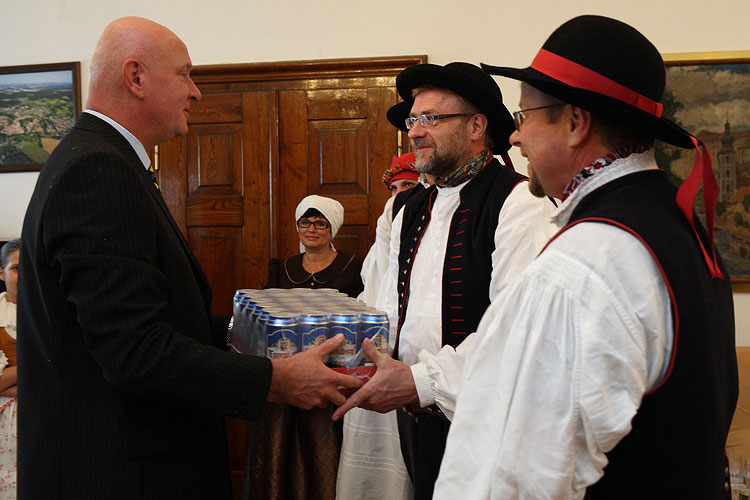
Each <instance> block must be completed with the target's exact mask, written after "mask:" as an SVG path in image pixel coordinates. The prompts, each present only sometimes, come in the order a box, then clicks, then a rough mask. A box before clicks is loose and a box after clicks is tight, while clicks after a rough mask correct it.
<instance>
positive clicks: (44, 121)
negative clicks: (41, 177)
mask: <svg viewBox="0 0 750 500" xmlns="http://www.w3.org/2000/svg"><path fill="white" fill-rule="evenodd" d="M80 114H81V65H80V63H79V62H67V63H54V64H34V65H27V66H5V67H0V173H2V172H33V171H37V170H39V169H40V168H41V166H42V164H43V163H44V162H45V160H46V159H47V158H48V157H49V155H50V153H51V152H52V150H53V149H55V146H57V144H58V143H59V142H60V140H61V139H62V138H63V136H64V135H65V134H66V133H67V132H68V130H70V129H71V128H72V127H73V124H74V123H75V121H76V118H78V115H80Z"/></svg>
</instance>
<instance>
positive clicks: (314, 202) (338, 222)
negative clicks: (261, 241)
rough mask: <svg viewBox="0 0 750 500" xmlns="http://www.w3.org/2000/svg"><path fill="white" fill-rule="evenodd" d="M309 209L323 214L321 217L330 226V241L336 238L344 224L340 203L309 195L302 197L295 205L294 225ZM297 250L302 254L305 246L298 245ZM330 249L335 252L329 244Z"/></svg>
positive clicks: (342, 209) (342, 208)
mask: <svg viewBox="0 0 750 500" xmlns="http://www.w3.org/2000/svg"><path fill="white" fill-rule="evenodd" d="M311 208H314V209H315V210H317V211H318V212H320V213H321V214H323V217H325V218H326V220H328V222H329V223H330V224H331V240H333V238H335V237H336V233H338V232H339V229H341V226H342V225H343V224H344V207H343V206H342V205H341V203H339V202H338V201H336V200H334V199H332V198H326V197H325V196H318V195H317V194H311V195H310V196H306V197H304V198H303V199H302V201H300V202H299V205H297V209H296V210H295V211H294V222H295V224H296V222H297V221H298V220H299V219H300V217H302V214H304V213H305V212H307V211H308V210H309V209H311ZM299 249H300V252H304V251H305V246H304V245H303V244H302V243H300V244H299ZM331 249H332V250H336V249H335V248H334V247H333V243H331Z"/></svg>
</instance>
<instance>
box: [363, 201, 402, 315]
mask: <svg viewBox="0 0 750 500" xmlns="http://www.w3.org/2000/svg"><path fill="white" fill-rule="evenodd" d="M393 200H394V198H393V197H390V198H388V201H386V202H385V208H384V209H383V213H382V214H381V215H380V217H378V223H377V226H376V229H375V243H373V245H372V246H371V247H370V251H369V252H367V257H365V260H364V262H363V263H362V271H361V272H360V276H361V277H362V283H364V285H365V288H364V290H362V293H360V294H359V297H357V299H359V300H361V301H362V302H364V303H365V304H367V305H371V306H375V304H376V303H377V298H378V291H379V290H380V282H381V281H382V278H383V276H385V273H386V272H387V271H388V259H389V257H390V247H391V216H392V215H391V212H392V211H393Z"/></svg>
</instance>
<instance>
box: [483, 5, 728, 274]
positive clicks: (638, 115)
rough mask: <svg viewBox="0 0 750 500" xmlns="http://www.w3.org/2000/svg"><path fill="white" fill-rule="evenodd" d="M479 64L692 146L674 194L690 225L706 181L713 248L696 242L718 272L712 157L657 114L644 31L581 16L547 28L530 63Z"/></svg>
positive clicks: (654, 74)
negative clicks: (691, 156) (685, 171)
mask: <svg viewBox="0 0 750 500" xmlns="http://www.w3.org/2000/svg"><path fill="white" fill-rule="evenodd" d="M482 68H483V69H484V70H485V71H486V72H488V73H490V74H492V75H500V76H505V77H508V78H512V79H514V80H520V81H522V82H525V83H527V84H529V85H531V86H532V87H534V88H536V89H538V90H540V91H542V92H544V93H545V94H548V95H550V96H552V97H556V98H558V99H560V100H562V101H564V102H566V103H569V104H572V105H574V106H578V107H580V108H582V109H586V110H588V111H591V112H592V113H595V114H598V115H601V116H612V117H616V118H617V120H618V121H620V122H622V123H625V124H628V125H630V126H631V127H633V128H637V130H638V131H639V135H640V136H642V137H653V138H655V139H661V140H663V141H665V142H668V143H670V144H674V145H675V146H680V147H683V148H691V147H695V148H696V152H697V157H696V160H695V164H694V165H693V169H692V170H691V172H690V174H689V175H688V176H687V178H686V179H685V182H683V184H682V186H680V189H679V190H678V192H677V199H676V201H677V205H678V206H679V207H680V210H681V211H682V213H683V214H684V215H685V218H686V219H688V221H689V222H690V224H691V226H693V231H695V224H694V221H693V217H694V214H693V203H694V200H695V197H696V194H697V193H698V189H699V188H700V185H701V182H703V192H704V198H703V199H704V204H705V210H706V223H707V226H708V234H709V239H710V248H709V249H706V248H703V244H702V243H700V245H701V250H702V251H703V255H704V258H705V260H706V265H707V267H708V268H709V270H710V272H711V275H712V276H714V277H722V273H721V271H720V270H719V267H718V264H717V262H716V251H715V248H714V244H713V225H714V222H713V219H714V211H715V208H716V198H717V195H718V186H717V184H716V178H715V177H714V173H713V169H712V168H711V158H710V157H709V155H708V151H707V149H706V147H705V145H704V144H702V143H701V141H699V140H698V139H697V138H695V137H694V136H692V135H691V134H690V133H689V132H687V131H685V130H684V129H682V128H681V127H679V126H678V125H677V124H675V123H672V122H671V121H669V120H667V119H666V118H664V117H663V116H662V112H663V106H662V104H661V99H662V95H663V94H664V87H665V84H666V71H665V69H664V61H663V60H662V58H661V55H660V54H659V51H658V50H656V47H654V45H653V44H652V43H651V42H649V41H648V39H647V38H646V37H645V36H643V35H642V34H641V33H640V32H639V31H638V30H636V29H635V28H633V27H632V26H628V25H627V24H625V23H623V22H620V21H617V20H615V19H610V18H608V17H602V16H579V17H576V18H573V19H571V20H570V21H568V22H566V23H565V24H563V25H562V26H560V27H559V28H557V29H556V30H555V31H554V32H553V33H552V35H550V37H549V38H548V39H547V41H546V42H545V43H544V45H543V46H542V48H541V50H540V51H539V53H538V54H537V55H536V57H535V58H534V61H533V62H532V63H531V66H529V67H528V68H525V69H518V68H505V67H500V66H490V65H487V64H482ZM700 149H702V153H701V151H700ZM696 234H697V233H696ZM698 241H699V242H700V238H699V239H698Z"/></svg>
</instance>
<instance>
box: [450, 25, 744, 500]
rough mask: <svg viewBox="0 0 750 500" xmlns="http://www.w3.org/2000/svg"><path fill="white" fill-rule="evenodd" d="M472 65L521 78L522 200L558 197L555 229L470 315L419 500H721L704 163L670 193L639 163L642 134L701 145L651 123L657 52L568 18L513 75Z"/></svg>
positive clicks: (625, 33) (713, 264)
mask: <svg viewBox="0 0 750 500" xmlns="http://www.w3.org/2000/svg"><path fill="white" fill-rule="evenodd" d="M484 68H485V70H487V71H488V72H490V73H493V74H497V75H503V76H506V77H509V78H513V79H516V80H520V81H521V82H522V84H521V101H520V107H521V110H520V111H517V112H516V113H515V120H516V127H517V130H516V131H515V132H514V133H513V135H511V137H510V141H511V142H512V143H513V144H514V145H515V146H518V147H520V148H521V152H522V154H523V155H524V156H526V157H527V158H528V161H529V167H528V168H529V174H530V177H531V186H532V188H533V190H534V192H535V193H536V194H538V195H540V196H542V195H551V196H555V197H559V198H561V199H562V200H563V201H562V203H561V204H560V206H559V208H558V209H557V211H556V213H555V216H554V220H555V222H556V223H557V224H558V226H559V227H560V228H561V229H560V231H559V233H558V234H557V235H556V236H555V237H554V238H553V239H552V240H551V241H550V243H549V244H548V245H547V247H546V248H545V250H544V251H543V252H542V253H541V254H540V255H539V257H538V258H537V259H536V260H535V261H534V263H532V264H531V265H530V266H529V267H528V268H527V270H526V271H524V273H522V275H521V277H520V278H519V279H518V280H517V281H516V282H515V283H513V284H511V285H510V286H509V287H508V288H507V289H506V291H505V292H504V293H503V295H502V296H501V300H500V301H498V302H496V303H493V305H492V306H491V307H490V309H489V310H488V311H487V313H486V314H485V317H484V318H483V320H482V324H481V326H480V328H479V332H478V338H479V341H478V342H477V346H476V348H475V349H474V350H473V351H472V355H471V356H470V357H469V358H468V359H467V362H466V366H467V370H466V371H465V372H464V379H463V385H462V390H461V394H460V398H459V404H458V407H457V410H456V414H455V419H454V423H453V427H452V428H451V433H450V436H449V438H448V445H447V449H446V455H445V459H444V462H443V467H442V469H441V476H440V479H439V480H438V484H437V486H436V492H435V498H436V499H451V500H452V499H455V498H462V499H476V498H482V499H484V498H498V499H500V498H503V499H504V498H534V499H541V498H550V499H552V498H554V499H581V498H584V496H585V495H586V493H587V490H588V496H587V498H606V499H620V498H622V499H635V498H637V499H671V498H675V499H677V498H680V499H682V498H700V499H716V498H729V483H728V478H727V476H726V474H725V471H726V470H727V469H726V464H727V462H726V456H725V452H724V443H725V440H726V436H727V432H728V429H729V425H730V421H731V418H732V414H733V411H734V407H735V402H736V399H737V365H736V359H735V346H734V315H733V312H732V290H731V287H730V283H729V280H728V276H727V273H726V271H725V269H724V267H723V264H722V262H721V259H720V257H719V256H718V254H717V253H716V251H715V250H714V246H713V238H712V232H713V231H712V230H713V228H712V224H713V211H714V204H715V202H716V195H717V189H716V182H715V180H714V178H713V173H712V171H711V165H710V159H709V158H708V155H707V154H706V155H700V154H699V155H698V161H697V162H696V166H695V168H694V171H693V173H692V174H691V175H690V176H689V177H688V179H687V181H686V182H685V184H683V186H682V187H681V188H680V189H679V190H678V189H677V188H676V187H674V186H673V185H671V184H670V182H669V181H668V180H667V177H666V175H665V174H664V172H663V171H661V170H659V168H658V167H657V165H656V162H655V160H654V153H653V146H654V139H661V140H664V141H667V142H669V143H671V144H674V145H677V146H681V147H691V146H694V147H695V148H699V146H701V144H700V142H699V141H698V140H697V139H696V138H695V137H693V136H691V135H690V134H688V133H687V132H685V131H684V130H682V129H681V128H680V127H678V126H677V125H675V124H674V123H672V122H670V121H668V120H666V119H665V118H664V117H662V104H661V102H660V101H661V98H662V93H663V92H664V86H665V70H664V64H663V61H662V59H661V56H660V55H659V52H658V51H657V49H656V48H655V47H654V46H653V45H652V44H651V43H650V42H649V41H648V40H647V39H646V38H645V37H644V36H643V35H642V34H641V33H639V32H638V31H637V30H635V29H634V28H632V27H631V26H628V25H626V24H624V23H621V22H619V21H616V20H614V19H609V18H605V17H599V16H581V17H577V18H575V19H572V20H570V21H568V22H567V23H565V24H563V25H562V26H561V27H560V28H558V29H557V30H556V31H555V32H554V33H553V34H552V35H551V36H550V37H549V39H548V40H547V42H546V43H545V44H544V46H543V47H542V49H541V50H540V51H539V53H538V55H537V56H536V58H535V59H534V62H533V63H532V65H531V66H530V67H529V68H526V69H513V68H503V67H495V66H484ZM704 151H705V149H704ZM701 179H703V187H704V199H705V205H706V207H705V208H706V214H707V217H706V218H707V221H708V226H709V231H708V233H707V232H706V231H705V230H704V229H703V227H702V226H701V224H700V222H699V221H698V220H697V218H696V217H695V215H694V212H693V208H692V206H693V201H694V197H695V193H696V191H697V189H698V185H699V184H700V182H701Z"/></svg>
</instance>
